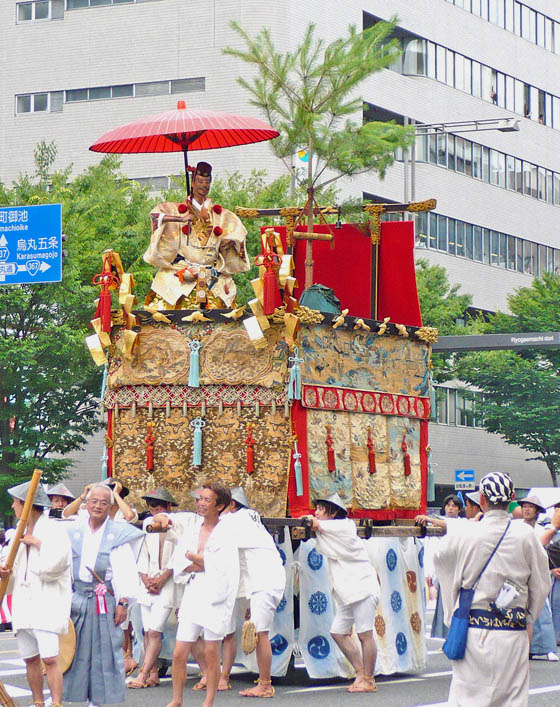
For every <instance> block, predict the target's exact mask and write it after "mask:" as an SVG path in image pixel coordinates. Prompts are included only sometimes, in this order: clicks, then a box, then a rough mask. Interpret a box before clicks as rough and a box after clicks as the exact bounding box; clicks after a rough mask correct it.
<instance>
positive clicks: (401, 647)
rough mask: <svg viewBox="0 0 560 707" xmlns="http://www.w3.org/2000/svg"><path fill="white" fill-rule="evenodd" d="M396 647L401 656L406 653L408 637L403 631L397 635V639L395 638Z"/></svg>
mask: <svg viewBox="0 0 560 707" xmlns="http://www.w3.org/2000/svg"><path fill="white" fill-rule="evenodd" d="M395 646H396V648H397V653H398V654H399V655H404V654H405V653H406V649H407V646H408V644H407V641H406V636H405V635H404V633H402V632H401V631H399V633H397V637H396V638H395Z"/></svg>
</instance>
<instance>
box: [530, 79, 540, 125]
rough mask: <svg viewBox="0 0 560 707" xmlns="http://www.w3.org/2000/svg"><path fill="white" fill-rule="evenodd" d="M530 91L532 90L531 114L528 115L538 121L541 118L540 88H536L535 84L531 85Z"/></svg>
mask: <svg viewBox="0 0 560 707" xmlns="http://www.w3.org/2000/svg"><path fill="white" fill-rule="evenodd" d="M529 89H530V92H531V100H530V103H529V105H530V115H529V116H528V117H529V118H531V120H535V121H538V119H539V89H538V88H535V86H530V87H529Z"/></svg>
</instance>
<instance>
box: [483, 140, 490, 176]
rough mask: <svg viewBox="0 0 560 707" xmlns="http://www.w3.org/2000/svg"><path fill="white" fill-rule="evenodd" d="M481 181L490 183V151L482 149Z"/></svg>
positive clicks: (486, 148)
mask: <svg viewBox="0 0 560 707" xmlns="http://www.w3.org/2000/svg"><path fill="white" fill-rule="evenodd" d="M482 181H483V182H489V181H490V149H489V148H488V147H484V146H483V147H482Z"/></svg>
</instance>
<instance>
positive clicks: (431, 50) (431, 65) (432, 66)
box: [428, 42, 436, 79]
mask: <svg viewBox="0 0 560 707" xmlns="http://www.w3.org/2000/svg"><path fill="white" fill-rule="evenodd" d="M428 76H429V77H430V78H431V79H435V78H436V45H435V44H434V43H433V42H428Z"/></svg>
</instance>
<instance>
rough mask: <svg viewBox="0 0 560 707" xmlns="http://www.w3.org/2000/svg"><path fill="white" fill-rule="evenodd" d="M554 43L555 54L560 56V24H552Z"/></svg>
mask: <svg viewBox="0 0 560 707" xmlns="http://www.w3.org/2000/svg"><path fill="white" fill-rule="evenodd" d="M552 43H553V44H554V53H555V54H560V23H559V22H553V23H552Z"/></svg>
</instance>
